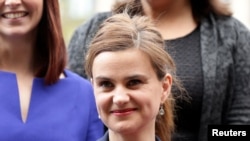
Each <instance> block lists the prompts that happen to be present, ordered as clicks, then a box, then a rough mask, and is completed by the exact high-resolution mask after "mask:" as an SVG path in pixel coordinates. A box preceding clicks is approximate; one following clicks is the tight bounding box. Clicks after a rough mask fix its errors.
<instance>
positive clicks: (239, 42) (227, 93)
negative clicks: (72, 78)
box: [68, 13, 250, 141]
mask: <svg viewBox="0 0 250 141" xmlns="http://www.w3.org/2000/svg"><path fill="white" fill-rule="evenodd" d="M110 15H111V13H99V14H97V15H95V16H94V17H93V18H92V19H91V20H89V21H88V22H86V23H85V24H83V25H81V26H80V27H79V28H78V29H77V30H76V31H75V33H74V35H73V37H72V39H71V41H70V44H69V47H68V51H69V67H70V69H71V70H73V71H74V72H77V73H78V74H80V75H81V76H84V77H85V75H84V70H83V62H84V56H85V53H86V50H87V48H88V45H89V43H90V41H91V39H92V38H93V36H94V35H95V33H96V32H97V30H98V27H99V26H100V24H101V23H102V22H103V21H104V20H105V19H106V18H107V17H109V16H110ZM200 32H201V35H200V39H201V40H200V44H201V56H202V70H203V80H204V95H203V102H202V115H201V121H200V131H199V141H207V129H208V125H210V124H250V32H249V30H248V29H247V28H246V27H245V26H244V25H243V24H242V23H241V22H239V21H238V20H237V19H235V18H233V17H216V16H214V15H212V14H211V15H210V16H209V17H207V18H205V19H203V20H202V22H201V25H200Z"/></svg>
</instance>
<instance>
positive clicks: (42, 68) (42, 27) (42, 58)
mask: <svg viewBox="0 0 250 141" xmlns="http://www.w3.org/2000/svg"><path fill="white" fill-rule="evenodd" d="M43 3H44V4H43V14H42V18H41V21H40V23H39V25H38V27H37V29H38V32H37V39H36V40H37V42H36V48H35V56H34V58H35V60H36V66H35V68H36V76H37V77H44V78H45V83H46V84H52V83H55V82H56V81H57V80H58V79H59V77H60V74H61V73H62V72H63V70H64V68H65V66H66V59H67V56H66V46H65V42H64V39H63V33H62V27H61V19H60V10H59V2H58V0H44V1H43Z"/></svg>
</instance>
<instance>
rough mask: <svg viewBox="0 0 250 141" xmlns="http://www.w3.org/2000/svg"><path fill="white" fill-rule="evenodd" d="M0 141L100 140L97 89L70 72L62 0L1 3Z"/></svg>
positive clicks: (28, 0)
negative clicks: (64, 33)
mask: <svg viewBox="0 0 250 141" xmlns="http://www.w3.org/2000/svg"><path fill="white" fill-rule="evenodd" d="M0 11H1V13H0V14H1V17H0V43H1V45H0V115H1V116H0V140H1V141H16V140H18V141H34V140H40V141H85V140H86V141H96V139H97V138H99V137H100V136H102V135H103V127H104V126H103V124H102V122H101V121H100V120H99V119H98V115H97V110H96V106H95V101H94V96H93V90H92V86H91V85H90V83H89V81H87V80H85V79H82V78H80V77H79V76H78V75H76V74H74V73H73V72H71V71H69V70H66V69H65V66H66V47H65V44H64V40H63V35H62V29H61V22H60V13H59V4H58V0H1V1H0Z"/></svg>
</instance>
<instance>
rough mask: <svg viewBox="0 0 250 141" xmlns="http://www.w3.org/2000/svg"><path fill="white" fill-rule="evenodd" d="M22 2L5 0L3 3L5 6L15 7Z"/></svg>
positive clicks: (20, 0) (19, 0)
mask: <svg viewBox="0 0 250 141" xmlns="http://www.w3.org/2000/svg"><path fill="white" fill-rule="evenodd" d="M21 3H22V0H5V2H4V4H5V5H6V6H10V7H15V6H18V5H20V4H21Z"/></svg>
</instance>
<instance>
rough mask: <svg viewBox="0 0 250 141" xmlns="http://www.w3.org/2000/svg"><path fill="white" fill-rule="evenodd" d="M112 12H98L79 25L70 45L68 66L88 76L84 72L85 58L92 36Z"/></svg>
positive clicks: (83, 75) (81, 74)
mask: <svg viewBox="0 0 250 141" xmlns="http://www.w3.org/2000/svg"><path fill="white" fill-rule="evenodd" d="M109 15H111V13H110V12H107V13H98V14H96V15H95V16H93V17H92V18H91V19H90V20H89V21H87V22H86V23H84V24H82V25H81V26H80V27H78V28H77V29H76V30H75V32H74V33H73V36H72V38H71V39H70V42H69V45H68V55H69V60H68V67H69V69H70V70H72V71H73V72H76V73H77V74H79V75H80V76H82V77H85V78H86V75H85V72H84V66H83V65H84V58H85V54H86V52H87V49H88V45H89V44H90V42H91V40H92V38H93V37H94V35H95V34H96V32H97V30H98V28H99V26H100V24H101V23H102V22H103V21H104V20H105V19H106V18H107V17H108V16H109Z"/></svg>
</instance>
